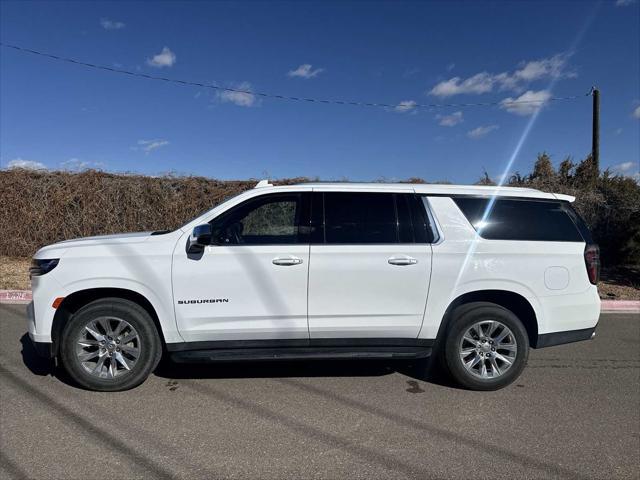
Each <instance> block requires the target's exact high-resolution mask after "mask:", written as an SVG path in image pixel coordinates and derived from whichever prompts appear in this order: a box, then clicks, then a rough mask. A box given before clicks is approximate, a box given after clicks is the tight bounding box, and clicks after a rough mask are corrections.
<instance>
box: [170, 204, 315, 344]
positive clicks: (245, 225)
mask: <svg viewBox="0 0 640 480" xmlns="http://www.w3.org/2000/svg"><path fill="white" fill-rule="evenodd" d="M309 196H310V193H273V194H266V195H261V196H259V197H254V198H252V199H249V200H247V201H246V202H243V203H242V204H240V205H238V206H236V207H233V208H232V209H230V210H228V211H226V212H223V213H222V214H221V215H220V216H218V217H216V218H215V219H214V220H213V221H212V222H211V224H212V231H213V238H212V243H213V244H212V245H211V246H207V247H205V250H204V252H203V253H201V254H198V255H193V254H187V253H186V251H185V248H184V245H183V244H184V243H186V238H187V237H186V236H185V237H184V238H183V239H182V240H181V241H180V242H181V243H180V244H179V245H178V246H177V248H176V252H175V253H174V261H173V290H174V301H175V309H176V319H177V322H178V329H179V330H180V334H181V335H182V337H183V338H184V339H185V340H186V341H190V342H193V341H217V340H277V339H304V341H305V342H306V341H308V338H309V334H308V328H307V281H308V269H309V242H308V238H307V233H308V228H301V225H308V222H309V219H308V213H307V212H308V210H309V208H308V205H309Z"/></svg>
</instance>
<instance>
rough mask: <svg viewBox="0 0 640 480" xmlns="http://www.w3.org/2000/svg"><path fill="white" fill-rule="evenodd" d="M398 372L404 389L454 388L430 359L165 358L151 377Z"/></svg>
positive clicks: (229, 376) (192, 377)
mask: <svg viewBox="0 0 640 480" xmlns="http://www.w3.org/2000/svg"><path fill="white" fill-rule="evenodd" d="M394 373H399V374H401V375H404V376H406V377H408V378H409V380H408V381H407V385H408V389H407V391H410V392H411V393H419V391H420V389H419V388H417V383H416V381H421V382H427V383H433V384H437V385H441V386H447V387H455V386H454V385H452V384H451V383H450V382H449V381H448V380H447V378H446V377H444V376H443V375H441V374H440V372H439V370H438V369H437V368H435V365H434V362H433V361H432V360H430V359H423V360H417V361H414V362H410V361H407V360H343V359H340V360H300V361H266V362H265V361H262V362H252V361H239V362H213V363H176V362H173V361H172V360H171V359H169V358H166V359H163V360H162V362H160V365H158V368H157V369H156V371H155V372H154V374H155V375H156V376H158V377H160V378H166V379H170V380H176V379H182V380H187V379H189V380H195V379H234V378H237V379H251V378H274V379H276V378H294V377H295V378H305V377H306V378H316V377H382V376H386V375H392V374H394Z"/></svg>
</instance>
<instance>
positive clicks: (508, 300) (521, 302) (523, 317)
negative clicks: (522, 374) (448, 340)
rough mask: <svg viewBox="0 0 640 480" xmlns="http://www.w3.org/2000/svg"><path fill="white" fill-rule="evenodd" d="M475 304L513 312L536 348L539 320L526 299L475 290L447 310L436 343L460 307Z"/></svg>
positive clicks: (459, 298)
mask: <svg viewBox="0 0 640 480" xmlns="http://www.w3.org/2000/svg"><path fill="white" fill-rule="evenodd" d="M473 302H489V303H494V304H496V305H499V306H501V307H503V308H506V309H507V310H509V311H511V312H513V314H514V315H515V316H516V317H518V319H519V320H520V321H521V322H522V324H523V325H524V327H525V329H526V331H527V336H528V337H529V345H530V346H531V347H533V348H536V346H537V342H538V319H537V316H536V312H535V310H534V308H533V305H531V303H530V302H529V300H527V299H526V298H525V297H523V296H522V295H520V294H519V293H515V292H512V291H508V290H475V291H472V292H467V293H464V294H462V295H460V296H458V297H457V298H455V299H454V300H453V301H452V302H451V303H450V304H449V306H448V307H447V309H446V310H445V313H444V315H443V317H442V322H440V327H439V328H438V334H437V336H436V343H438V344H439V343H440V341H441V340H442V339H443V338H444V337H445V334H446V332H447V329H448V327H449V324H450V322H451V320H452V318H453V313H454V312H455V310H456V309H457V308H458V307H461V306H463V305H466V304H469V303H473Z"/></svg>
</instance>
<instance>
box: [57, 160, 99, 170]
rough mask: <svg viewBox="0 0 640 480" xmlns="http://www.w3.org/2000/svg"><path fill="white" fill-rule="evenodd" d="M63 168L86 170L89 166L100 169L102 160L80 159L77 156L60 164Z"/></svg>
mask: <svg viewBox="0 0 640 480" xmlns="http://www.w3.org/2000/svg"><path fill="white" fill-rule="evenodd" d="M60 167H62V169H63V170H69V171H75V172H77V171H80V170H87V169H89V168H95V169H100V168H103V167H104V164H103V163H102V162H90V161H87V160H80V159H79V158H70V159H69V160H65V161H64V162H62V163H61V164H60Z"/></svg>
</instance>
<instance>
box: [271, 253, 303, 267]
mask: <svg viewBox="0 0 640 480" xmlns="http://www.w3.org/2000/svg"><path fill="white" fill-rule="evenodd" d="M271 263H273V264H274V265H281V266H284V267H288V266H291V265H300V264H301V263H302V259H301V258H298V257H294V256H293V255H289V256H288V257H276V258H274V259H273V260H272V261H271Z"/></svg>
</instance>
